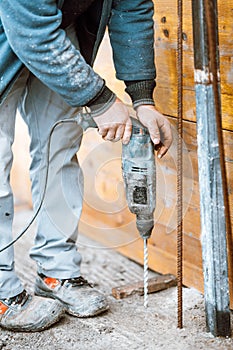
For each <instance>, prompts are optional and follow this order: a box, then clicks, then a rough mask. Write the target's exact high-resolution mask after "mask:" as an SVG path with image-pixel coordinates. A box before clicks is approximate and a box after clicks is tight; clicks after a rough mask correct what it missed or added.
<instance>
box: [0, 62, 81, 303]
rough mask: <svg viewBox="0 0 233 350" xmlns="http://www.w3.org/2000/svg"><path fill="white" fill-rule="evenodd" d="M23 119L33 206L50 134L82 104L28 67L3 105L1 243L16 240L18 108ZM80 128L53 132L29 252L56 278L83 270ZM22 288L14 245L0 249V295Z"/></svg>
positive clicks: (41, 268)
mask: <svg viewBox="0 0 233 350" xmlns="http://www.w3.org/2000/svg"><path fill="white" fill-rule="evenodd" d="M17 108H18V110H19V111H20V114H21V115H22V117H23V119H24V120H25V122H26V124H27V126H28V130H29V135H30V138H31V143H30V154H31V166H30V177H31V183H32V199H33V205H34V210H36V209H37V207H38V205H39V203H40V200H41V195H42V193H43V189H44V186H45V173H46V152H47V148H48V137H49V133H50V130H51V128H52V126H53V124H54V123H55V122H57V121H58V120H62V119H67V118H72V117H74V116H75V115H76V114H77V113H78V109H75V108H71V107H70V106H68V105H67V104H66V103H65V102H64V100H63V99H62V98H61V97H60V96H59V95H57V94H56V93H55V92H53V91H51V90H50V89H49V88H48V87H46V86H45V85H43V84H42V83H41V82H40V81H39V80H38V79H37V78H36V77H34V76H33V75H32V74H31V73H30V72H29V71H28V70H27V69H26V68H25V69H24V71H23V72H22V74H21V75H20V77H19V78H18V79H17V81H16V82H15V84H14V86H13V89H12V91H11V92H10V94H9V96H8V97H7V99H6V100H5V101H4V103H3V104H2V105H1V106H0V242H1V243H0V246H1V247H3V246H4V245H6V244H7V243H8V242H10V241H11V240H12V221H13V216H14V206H13V194H12V189H11V186H10V183H9V178H10V171H11V165H12V160H13V155H12V150H11V147H12V143H13V141H14V130H15V116H16V111H17ZM81 139H82V129H81V128H80V127H79V126H78V125H77V124H76V123H66V124H62V125H59V126H58V127H57V128H55V130H54V133H53V135H52V138H51V147H50V162H49V176H48V183H47V190H46V196H45V199H44V203H43V206H42V209H41V210H40V213H39V215H38V218H37V231H36V236H35V242H34V246H33V247H32V249H31V251H30V256H31V258H32V259H34V260H35V261H36V263H37V266H38V272H42V273H44V274H45V275H48V276H51V277H55V278H71V277H77V276H79V275H80V264H81V256H80V253H79V252H78V251H77V247H76V245H75V241H76V239H77V234H78V222H79V218H80V215H81V210H82V192H83V176H82V171H81V169H80V167H79V164H78V160H77V156H76V153H77V151H78V150H79V147H80V144H81ZM22 290H23V286H22V284H21V281H20V280H19V278H18V276H17V275H16V273H15V269H14V248H13V247H12V246H11V247H10V248H8V249H7V250H5V251H4V252H2V253H0V298H6V297H12V296H14V295H17V294H18V293H20V292H21V291H22Z"/></svg>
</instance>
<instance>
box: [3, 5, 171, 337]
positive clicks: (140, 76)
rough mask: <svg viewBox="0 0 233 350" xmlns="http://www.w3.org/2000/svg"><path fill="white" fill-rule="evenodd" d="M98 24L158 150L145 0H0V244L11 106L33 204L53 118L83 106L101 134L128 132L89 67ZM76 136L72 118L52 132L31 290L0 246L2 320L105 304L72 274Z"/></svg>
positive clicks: (9, 207) (7, 213)
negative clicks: (21, 132) (26, 149)
mask: <svg viewBox="0 0 233 350" xmlns="http://www.w3.org/2000/svg"><path fill="white" fill-rule="evenodd" d="M106 26H108V30H109V35H110V40H111V45H112V48H113V59H114V64H115V68H116V76H117V78H118V79H121V80H123V81H124V82H125V84H126V92H127V93H128V94H129V95H130V97H131V99H132V102H133V106H134V109H135V111H136V114H137V117H138V118H139V120H140V121H141V122H142V123H143V124H144V125H145V126H146V127H147V128H148V130H149V132H150V135H151V138H152V140H153V142H154V144H155V146H156V148H157V150H158V157H159V158H160V157H162V156H163V155H164V154H165V153H166V151H167V150H168V148H169V146H170V144H171V142H172V135H171V128H170V124H169V122H168V120H167V119H166V117H164V116H163V115H162V114H160V113H159V112H158V111H157V110H156V109H155V106H154V101H153V90H154V87H155V67H154V52H153V47H154V33H153V2H152V0H134V1H129V0H76V1H75V0H61V1H56V0H40V1H28V0H1V1H0V62H1V66H0V94H1V99H0V101H1V105H0V118H1V120H0V145H1V147H0V178H1V182H0V217H1V225H0V242H1V246H4V245H6V244H7V243H9V242H10V241H11V240H12V220H13V212H14V210H13V195H12V190H11V187H10V184H9V176H10V170H11V164H12V151H11V146H12V143H13V140H14V128H15V115H16V109H19V111H20V113H21V115H22V117H23V119H24V120H25V122H26V123H27V125H28V130H29V134H30V138H31V144H30V153H31V158H32V162H31V167H30V175H31V181H32V197H33V205H34V209H37V207H38V205H39V203H40V200H41V194H42V192H43V188H44V182H43V180H44V170H45V168H46V160H45V158H46V157H45V154H46V147H47V143H48V137H49V133H50V130H51V128H52V126H53V124H54V123H55V122H57V121H59V120H61V119H64V118H74V117H75V116H76V115H77V113H78V112H79V111H80V109H81V108H82V107H84V106H85V107H87V109H88V111H89V114H90V116H91V118H93V119H94V121H95V123H96V124H97V126H98V132H99V134H100V135H101V136H102V137H103V138H104V140H110V141H113V142H115V141H118V140H122V142H123V143H127V142H128V141H129V139H130V135H131V120H130V118H129V112H128V109H127V108H126V107H125V105H124V104H123V103H122V102H121V101H120V99H119V98H117V96H116V95H115V94H114V93H113V92H112V91H111V90H110V89H109V88H108V87H107V86H106V84H105V81H104V80H103V79H102V78H101V77H100V76H99V75H98V74H97V73H96V72H95V71H94V70H93V68H92V65H93V62H94V59H95V57H96V53H97V51H98V48H99V45H100V43H101V40H102V38H103V35H104V33H105V29H106ZM81 139H82V129H81V127H80V126H75V127H74V124H72V123H70V124H65V125H62V126H59V127H57V128H56V129H55V131H54V133H53V137H52V141H51V152H50V153H51V154H50V169H51V170H50V173H49V179H48V184H47V192H46V197H45V200H44V205H43V207H42V209H41V211H40V213H39V216H38V225H37V232H36V237H35V244H34V246H33V248H32V249H31V252H30V256H31V257H32V258H33V259H34V260H35V262H36V263H37V270H38V276H37V279H36V284H35V294H36V296H32V295H30V294H29V293H28V292H27V291H26V290H25V289H24V287H23V286H22V284H21V282H20V279H19V278H18V276H17V275H16V273H15V269H14V253H13V247H12V246H11V247H10V248H8V249H7V250H5V251H3V252H2V253H0V326H2V327H5V328H7V329H12V330H19V331H38V330H41V329H44V328H47V327H48V326H50V325H51V324H53V323H55V322H56V321H57V320H58V319H59V318H60V317H61V315H62V314H63V312H64V311H66V312H68V313H69V314H71V315H74V316H77V317H87V316H94V315H97V314H100V313H101V312H103V311H106V310H107V309H108V305H107V302H106V299H105V298H104V296H103V295H102V294H101V293H99V292H98V291H96V290H95V289H94V288H91V286H90V285H89V284H88V282H87V281H86V280H85V279H84V278H83V277H81V275H80V264H81V256H80V254H79V252H78V251H77V247H76V244H75V242H76V238H77V233H78V221H79V218H80V215H81V210H82V191H83V190H82V183H83V179H82V172H81V169H80V167H79V164H78V161H77V157H76V153H77V151H78V149H79V147H80V143H81ZM161 141H162V142H161ZM44 297H45V298H44Z"/></svg>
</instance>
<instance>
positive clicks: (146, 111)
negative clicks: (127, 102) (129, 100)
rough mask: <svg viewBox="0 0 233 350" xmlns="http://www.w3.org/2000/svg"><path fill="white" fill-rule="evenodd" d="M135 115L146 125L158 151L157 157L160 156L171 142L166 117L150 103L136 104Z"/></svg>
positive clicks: (169, 126) (169, 127) (169, 128)
mask: <svg viewBox="0 0 233 350" xmlns="http://www.w3.org/2000/svg"><path fill="white" fill-rule="evenodd" d="M137 117H138V119H139V120H140V122H141V123H142V124H143V125H144V126H145V127H147V129H148V131H149V133H150V137H151V139H152V141H153V143H154V145H155V149H156V150H157V151H158V158H162V157H163V156H164V155H165V153H166V152H167V150H168V149H169V147H170V146H171V143H172V131H171V125H170V123H169V121H168V119H167V118H166V117H165V116H164V115H162V114H161V113H159V112H158V111H157V110H156V109H155V107H154V106H151V105H141V106H138V107H137Z"/></svg>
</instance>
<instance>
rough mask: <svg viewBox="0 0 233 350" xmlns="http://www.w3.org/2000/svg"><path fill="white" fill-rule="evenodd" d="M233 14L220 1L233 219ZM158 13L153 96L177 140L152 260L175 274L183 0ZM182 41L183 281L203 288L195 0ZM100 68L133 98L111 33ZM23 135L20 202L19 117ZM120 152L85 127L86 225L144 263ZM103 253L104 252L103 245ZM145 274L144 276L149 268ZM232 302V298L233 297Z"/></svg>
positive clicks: (161, 195)
mask: <svg viewBox="0 0 233 350" xmlns="http://www.w3.org/2000/svg"><path fill="white" fill-rule="evenodd" d="M232 14H233V6H231V3H230V1H223V0H221V1H219V32H220V55H221V91H222V111H223V127H224V141H225V151H226V166H227V176H228V186H229V199H230V206H231V218H232V220H233V214H232V213H233V151H232V150H233V137H232V136H233V110H232V109H231V107H232V105H233V89H232V88H233V66H232V60H233V58H232V52H233V47H232V46H233V44H232V32H233V30H232V29H233V23H232ZM154 21H155V51H156V57H155V60H156V67H157V88H156V91H155V94H154V98H155V101H156V105H157V107H158V109H159V110H160V111H161V112H162V113H164V114H166V115H168V116H169V119H170V121H171V123H172V125H173V134H174V142H173V145H172V147H171V149H170V151H169V153H168V155H167V156H166V157H165V158H163V159H162V160H157V183H158V185H157V206H156V211H155V221H156V225H155V228H154V230H153V234H152V236H151V238H150V240H149V266H150V268H151V269H154V270H155V271H158V272H161V273H173V274H176V173H177V167H176V163H177V159H176V110H177V107H176V98H177V95H176V92H177V88H176V27H177V21H176V2H174V1H171V0H166V1H164V0H163V1H162V0H157V1H155V16H154ZM183 44H184V116H183V117H184V284H185V285H186V286H189V287H195V288H197V289H198V290H200V291H202V292H203V276H202V257H201V237H200V210H199V191H198V172H197V149H196V148H197V142H196V124H195V93H194V77H193V70H194V68H193V48H192V26H191V2H190V0H188V1H185V2H184V41H183ZM95 69H96V70H97V71H98V72H99V73H100V74H101V75H102V76H103V77H104V78H105V80H106V81H107V84H108V86H109V87H110V88H112V89H113V90H114V91H115V92H116V93H117V94H118V96H119V97H120V98H122V99H123V100H124V102H125V103H127V104H130V100H129V97H128V96H127V95H126V94H125V93H124V84H123V83H122V82H120V81H117V80H116V79H115V71H114V67H113V64H112V59H111V48H110V45H109V40H108V37H107V35H106V37H105V39H104V42H103V44H102V46H101V50H100V53H99V55H98V58H97V61H96V65H95ZM17 135H18V136H17V138H16V145H15V162H14V169H13V176H12V183H13V187H14V191H15V193H16V200H17V201H16V202H17V203H21V204H22V203H25V202H29V203H30V190H29V179H28V172H27V170H26V166H25V164H26V165H28V164H29V159H28V150H27V147H28V138H27V132H26V128H25V126H24V125H23V124H22V125H19V128H18V134H17ZM22 143H23V144H22ZM19 144H20V145H19ZM120 158H121V144H120V143H116V144H113V143H110V142H103V141H102V139H101V138H100V136H99V135H98V134H97V133H96V131H95V130H88V131H87V132H86V134H85V136H84V140H83V144H82V147H81V150H80V152H79V160H80V163H81V165H82V167H83V171H84V176H85V175H86V176H85V193H84V210H83V214H82V217H81V222H80V231H82V232H83V233H85V234H87V235H89V236H90V237H92V238H94V239H95V240H97V241H99V242H101V243H103V244H105V245H106V246H107V247H109V248H111V249H116V250H118V251H119V252H121V253H122V254H124V255H126V256H128V257H129V258H131V259H133V260H135V261H137V262H139V263H142V262H143V243H142V240H141V239H140V237H139V235H138V233H137V230H136V227H135V217H134V215H132V214H131V213H130V212H129V210H128V208H127V204H126V201H125V196H124V189H123V182H122V175H121V160H120ZM22 160H23V161H22ZM89 174H92V176H90V175H89ZM23 184H25V185H24V186H23ZM97 253H98V254H101V251H98V252H97ZM125 268H127V266H126V267H125ZM138 277H139V279H141V278H142V277H143V276H138ZM231 299H232V297H231ZM231 303H232V306H233V299H232V300H231Z"/></svg>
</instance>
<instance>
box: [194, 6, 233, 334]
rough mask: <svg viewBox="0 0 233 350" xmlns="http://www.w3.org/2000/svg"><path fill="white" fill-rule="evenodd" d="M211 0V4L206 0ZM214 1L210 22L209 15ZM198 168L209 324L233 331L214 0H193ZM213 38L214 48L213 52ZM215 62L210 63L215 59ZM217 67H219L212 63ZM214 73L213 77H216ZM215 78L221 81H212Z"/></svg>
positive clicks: (214, 328)
mask: <svg viewBox="0 0 233 350" xmlns="http://www.w3.org/2000/svg"><path fill="white" fill-rule="evenodd" d="M207 1H208V4H207ZM205 4H206V5H207V6H209V5H210V6H211V12H209V13H208V16H211V17H212V18H211V21H212V23H213V24H214V25H213V26H212V28H209V27H208V22H207V21H206V13H205V9H206V6H205ZM192 17H193V42H194V65H195V74H194V76H195V91H196V117H197V144H198V171H199V189H200V211H201V241H202V257H203V274H204V292H205V309H206V324H207V330H208V331H210V332H211V333H212V334H213V335H214V336H225V337H226V336H229V335H230V334H231V326H230V310H229V282H228V264H227V244H226V210H227V208H226V207H225V203H226V201H225V200H224V194H225V191H224V181H225V172H224V171H223V168H222V163H224V164H225V162H224V153H223V144H222V139H220V138H219V133H220V132H222V129H221V122H220V120H221V95H220V81H219V77H220V72H219V52H218V18H217V1H216V0H193V1H192ZM210 40H211V45H212V44H213V46H212V48H213V47H214V48H215V52H214V54H213V51H212V55H211V52H210V45H209V44H210ZM211 62H212V64H211ZM214 67H215V69H214ZM213 75H215V78H214V79H213ZM214 84H217V88H216V86H214Z"/></svg>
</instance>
